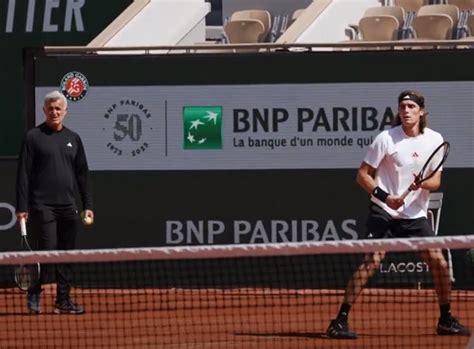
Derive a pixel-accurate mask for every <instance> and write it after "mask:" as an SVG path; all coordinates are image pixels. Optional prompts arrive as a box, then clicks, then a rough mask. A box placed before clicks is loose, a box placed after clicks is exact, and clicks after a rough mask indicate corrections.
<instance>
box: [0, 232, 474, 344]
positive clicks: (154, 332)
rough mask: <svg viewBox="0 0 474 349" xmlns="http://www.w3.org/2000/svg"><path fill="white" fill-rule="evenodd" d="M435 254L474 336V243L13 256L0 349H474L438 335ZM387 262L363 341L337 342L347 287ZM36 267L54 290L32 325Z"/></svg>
mask: <svg viewBox="0 0 474 349" xmlns="http://www.w3.org/2000/svg"><path fill="white" fill-rule="evenodd" d="M428 249H443V251H444V254H445V256H446V260H448V261H449V265H450V266H451V274H450V276H448V278H450V279H452V287H453V289H452V292H451V308H452V313H453V315H454V316H456V317H457V318H458V319H459V321H460V322H461V323H462V324H463V325H464V326H466V327H467V328H474V235H473V236H471V235H466V236H449V237H434V238H423V239H390V240H370V241H369V240H358V241H337V242H336V241H331V242H309V243H281V244H265V245H264V244H255V245H232V246H223V245H221V246H189V247H166V248H137V249H110V250H76V251H41V252H31V253H29V252H4V253H0V286H1V288H0V348H33V347H37V348H272V349H273V348H463V349H464V348H468V347H469V346H470V345H472V342H473V340H472V339H470V337H469V336H442V335H437V323H438V317H439V306H438V300H437V295H436V292H435V291H434V284H433V278H432V276H431V275H432V274H431V271H432V270H430V266H429V265H427V264H426V263H425V262H424V261H423V260H421V259H419V258H418V257H417V255H418V253H417V252H420V251H426V250H428ZM377 251H387V254H386V256H385V259H384V260H383V262H382V263H381V264H380V265H378V266H377V268H376V270H375V274H374V275H373V277H372V278H371V279H370V281H369V282H368V283H367V285H366V287H365V288H364V290H363V291H362V292H361V294H360V296H359V298H358V299H357V301H356V302H355V303H354V304H353V305H352V309H351V311H350V314H349V325H350V328H351V330H352V331H354V332H356V333H357V339H355V340H347V339H342V340H341V339H333V338H329V337H328V336H327V334H326V330H327V328H328V325H329V323H330V321H331V319H334V318H335V317H336V315H337V313H338V310H339V306H340V304H341V302H342V299H343V295H344V289H345V287H346V285H347V283H348V281H349V280H350V279H351V276H352V275H353V273H354V271H355V270H356V269H357V268H358V266H359V265H360V264H361V262H362V261H363V258H364V256H365V255H366V254H367V253H374V252H377ZM448 252H449V253H448ZM36 262H39V263H40V264H41V274H42V278H44V284H43V285H42V290H43V291H42V293H41V303H40V306H41V313H40V314H35V315H32V314H30V313H29V311H28V309H27V307H26V293H25V292H22V291H21V290H19V289H18V288H17V287H16V286H15V281H14V276H13V275H14V272H13V270H14V267H15V266H16V265H19V264H31V263H36ZM64 263H66V264H70V265H72V268H73V270H74V283H73V288H72V290H71V295H72V298H73V300H74V302H76V303H78V304H80V305H81V306H82V307H83V308H84V309H85V313H84V314H81V315H72V314H61V315H58V314H55V313H54V309H55V308H54V303H55V294H56V286H55V284H54V283H52V280H53V279H52V278H53V272H52V266H55V265H59V264H64ZM48 266H50V267H49V268H48ZM48 269H49V271H48ZM469 341H471V344H469Z"/></svg>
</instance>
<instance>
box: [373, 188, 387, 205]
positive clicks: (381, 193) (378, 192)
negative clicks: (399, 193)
mask: <svg viewBox="0 0 474 349" xmlns="http://www.w3.org/2000/svg"><path fill="white" fill-rule="evenodd" d="M372 195H373V196H375V197H376V198H377V199H379V200H380V201H382V202H385V200H387V197H388V193H387V192H386V191H385V190H383V189H382V188H380V187H375V189H374V190H373V191H372Z"/></svg>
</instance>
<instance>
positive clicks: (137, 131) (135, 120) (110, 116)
mask: <svg viewBox="0 0 474 349" xmlns="http://www.w3.org/2000/svg"><path fill="white" fill-rule="evenodd" d="M104 118H105V120H107V122H108V124H109V127H108V128H106V127H104V128H103V129H102V131H104V132H105V134H104V140H107V143H106V147H107V149H108V150H109V151H110V152H111V153H113V154H115V155H116V156H120V157H137V156H139V155H141V154H143V153H144V152H145V151H146V150H147V149H148V148H149V147H150V143H149V141H148V136H149V134H150V133H151V132H152V130H153V127H151V126H150V122H149V119H150V118H151V113H150V112H149V110H148V108H147V107H146V106H145V105H143V104H142V103H141V102H139V101H136V100H134V99H122V100H119V101H117V102H116V103H113V104H112V105H110V106H109V107H108V108H107V110H106V111H105V113H104Z"/></svg>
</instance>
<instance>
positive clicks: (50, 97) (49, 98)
mask: <svg viewBox="0 0 474 349" xmlns="http://www.w3.org/2000/svg"><path fill="white" fill-rule="evenodd" d="M58 99H60V100H62V101H63V102H64V105H65V106H66V107H67V99H66V97H64V95H63V94H62V93H61V92H59V91H51V92H48V93H47V94H46V96H44V104H46V103H48V102H54V101H57V100H58Z"/></svg>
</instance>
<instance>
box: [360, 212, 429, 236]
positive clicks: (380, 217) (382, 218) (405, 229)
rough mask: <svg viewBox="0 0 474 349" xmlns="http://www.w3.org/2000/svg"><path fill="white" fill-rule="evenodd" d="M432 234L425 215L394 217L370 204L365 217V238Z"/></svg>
mask: <svg viewBox="0 0 474 349" xmlns="http://www.w3.org/2000/svg"><path fill="white" fill-rule="evenodd" d="M424 236H434V232H433V229H431V225H430V222H429V221H428V219H427V218H426V217H421V218H415V219H395V218H393V217H392V216H390V214H388V213H387V212H386V211H385V210H384V209H383V208H381V207H380V206H377V205H375V204H374V203H371V204H370V213H369V218H368V219H367V238H368V239H382V238H409V237H424Z"/></svg>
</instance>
